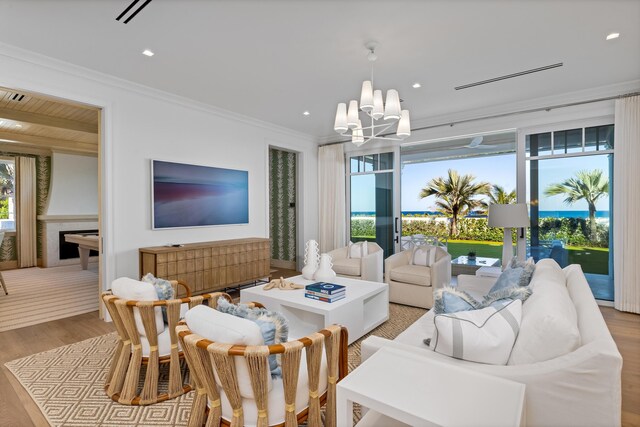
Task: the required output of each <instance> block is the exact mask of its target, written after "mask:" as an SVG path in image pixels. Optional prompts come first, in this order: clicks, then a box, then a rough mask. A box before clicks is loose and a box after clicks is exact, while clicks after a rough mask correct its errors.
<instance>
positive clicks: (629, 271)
mask: <svg viewBox="0 0 640 427" xmlns="http://www.w3.org/2000/svg"><path fill="white" fill-rule="evenodd" d="M615 150H616V154H615V155H614V159H613V165H614V167H613V182H614V190H613V205H614V207H615V208H614V210H613V250H614V252H613V256H614V258H613V265H614V270H613V271H614V286H615V297H614V298H615V301H614V304H615V308H616V309H618V310H622V311H630V312H632V313H640V267H639V266H638V260H639V259H640V220H639V219H638V213H639V212H640V191H638V183H640V167H638V165H640V96H634V97H629V98H622V99H618V100H616V116H615Z"/></svg>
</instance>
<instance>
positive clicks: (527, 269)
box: [507, 257, 536, 286]
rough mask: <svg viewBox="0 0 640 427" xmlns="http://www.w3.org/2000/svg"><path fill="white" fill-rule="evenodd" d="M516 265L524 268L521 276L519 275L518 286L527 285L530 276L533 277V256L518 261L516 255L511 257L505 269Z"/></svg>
mask: <svg viewBox="0 0 640 427" xmlns="http://www.w3.org/2000/svg"><path fill="white" fill-rule="evenodd" d="M517 267H522V268H523V269H524V271H523V272H522V276H520V280H519V282H518V286H529V283H530V282H531V278H532V277H533V272H534V271H535V269H536V263H535V262H534V261H533V258H529V259H528V260H526V261H518V258H516V257H513V258H511V261H510V262H509V264H508V265H507V269H509V268H517Z"/></svg>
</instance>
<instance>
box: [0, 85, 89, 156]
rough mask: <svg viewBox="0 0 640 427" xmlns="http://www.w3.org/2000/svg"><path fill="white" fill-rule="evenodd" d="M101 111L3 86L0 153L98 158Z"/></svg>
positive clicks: (0, 112) (0, 104) (1, 92)
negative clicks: (63, 154)
mask: <svg viewBox="0 0 640 427" xmlns="http://www.w3.org/2000/svg"><path fill="white" fill-rule="evenodd" d="M99 116H100V109H98V108H96V107H91V106H86V105H82V104H78V103H73V102H70V101H62V100H58V99H53V98H48V97H45V96H42V95H35V94H32V93H28V92H22V91H15V90H12V89H6V88H2V87H0V150H2V151H13V152H23V153H30V154H50V153H51V152H54V151H55V152H65V153H75V154H89V155H97V154H98V147H99V137H100V134H99Z"/></svg>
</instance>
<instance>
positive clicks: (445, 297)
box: [433, 286, 479, 314]
mask: <svg viewBox="0 0 640 427" xmlns="http://www.w3.org/2000/svg"><path fill="white" fill-rule="evenodd" d="M478 307H479V303H478V301H476V299H475V298H473V297H472V296H471V295H469V294H468V293H466V292H465V291H461V290H458V289H456V288H454V287H451V286H444V287H442V288H439V289H436V290H435V291H433V311H434V313H435V314H442V313H456V312H458V311H469V310H475V309H477V308H478Z"/></svg>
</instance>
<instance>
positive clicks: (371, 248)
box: [329, 242, 384, 282]
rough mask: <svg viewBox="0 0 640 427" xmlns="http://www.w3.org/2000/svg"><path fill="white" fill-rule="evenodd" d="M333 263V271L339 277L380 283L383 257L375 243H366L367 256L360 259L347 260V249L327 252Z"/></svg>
mask: <svg viewBox="0 0 640 427" xmlns="http://www.w3.org/2000/svg"><path fill="white" fill-rule="evenodd" d="M329 255H331V258H332V262H333V271H335V272H336V274H337V275H338V276H340V277H346V278H349V279H360V280H369V281H371V282H382V281H383V276H382V264H383V260H384V255H383V251H382V248H381V247H380V246H378V244H377V243H374V242H367V255H365V256H363V257H361V258H349V247H348V246H347V247H344V248H338V249H334V250H333V251H331V252H329Z"/></svg>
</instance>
